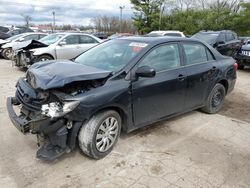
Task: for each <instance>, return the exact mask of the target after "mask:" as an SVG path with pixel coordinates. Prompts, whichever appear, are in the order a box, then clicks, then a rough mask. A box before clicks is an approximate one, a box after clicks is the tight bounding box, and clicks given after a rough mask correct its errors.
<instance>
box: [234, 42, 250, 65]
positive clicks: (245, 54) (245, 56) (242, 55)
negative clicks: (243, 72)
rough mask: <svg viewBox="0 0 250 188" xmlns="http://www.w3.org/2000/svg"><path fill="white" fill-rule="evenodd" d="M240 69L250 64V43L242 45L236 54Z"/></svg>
mask: <svg viewBox="0 0 250 188" xmlns="http://www.w3.org/2000/svg"><path fill="white" fill-rule="evenodd" d="M235 59H236V60H237V63H238V64H239V69H244V67H245V66H250V44H245V45H243V46H242V47H241V49H240V50H239V51H238V53H237V54H236V56H235Z"/></svg>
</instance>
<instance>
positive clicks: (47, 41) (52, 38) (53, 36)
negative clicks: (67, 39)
mask: <svg viewBox="0 0 250 188" xmlns="http://www.w3.org/2000/svg"><path fill="white" fill-rule="evenodd" d="M63 36H64V34H51V35H48V36H46V37H43V38H42V39H40V41H41V42H42V43H44V44H47V45H50V44H54V43H55V42H57V41H58V40H59V39H61V38H62V37H63Z"/></svg>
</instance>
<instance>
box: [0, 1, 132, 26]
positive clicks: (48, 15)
mask: <svg viewBox="0 0 250 188" xmlns="http://www.w3.org/2000/svg"><path fill="white" fill-rule="evenodd" d="M0 4H1V6H0V23H1V24H2V25H6V24H10V25H22V24H24V20H23V17H22V15H29V16H31V17H32V21H31V23H34V24H49V23H51V22H52V12H53V11H55V14H56V24H58V25H62V24H75V25H89V24H90V23H91V19H92V18H94V17H97V16H100V15H107V16H117V17H118V16H119V13H120V10H119V6H123V5H124V6H125V9H124V10H123V18H130V17H131V16H132V14H133V11H132V9H131V4H130V0H116V1H114V0H84V1H82V0H66V1H64V0H26V1H22V0H0Z"/></svg>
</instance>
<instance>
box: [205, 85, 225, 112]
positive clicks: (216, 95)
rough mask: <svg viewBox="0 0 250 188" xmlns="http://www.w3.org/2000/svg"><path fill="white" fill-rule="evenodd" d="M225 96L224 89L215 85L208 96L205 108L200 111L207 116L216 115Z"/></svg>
mask: <svg viewBox="0 0 250 188" xmlns="http://www.w3.org/2000/svg"><path fill="white" fill-rule="evenodd" d="M225 95H226V90H225V87H224V86H223V85H222V84H220V83H217V84H216V85H215V86H214V88H213V89H212V91H211V93H210V94H209V96H208V98H207V101H206V103H205V106H204V107H203V108H202V109H201V110H202V111H204V112H206V113H209V114H215V113H217V112H218V111H219V110H220V109H221V108H222V106H223V103H224V99H225Z"/></svg>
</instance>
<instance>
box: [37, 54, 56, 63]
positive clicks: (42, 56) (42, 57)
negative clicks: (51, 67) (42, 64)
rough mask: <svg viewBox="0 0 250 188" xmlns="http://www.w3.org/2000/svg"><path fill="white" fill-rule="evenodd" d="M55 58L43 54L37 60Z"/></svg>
mask: <svg viewBox="0 0 250 188" xmlns="http://www.w3.org/2000/svg"><path fill="white" fill-rule="evenodd" d="M52 59H53V58H52V57H51V56H49V55H41V56H39V58H38V59H37V62H39V61H48V60H52Z"/></svg>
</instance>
